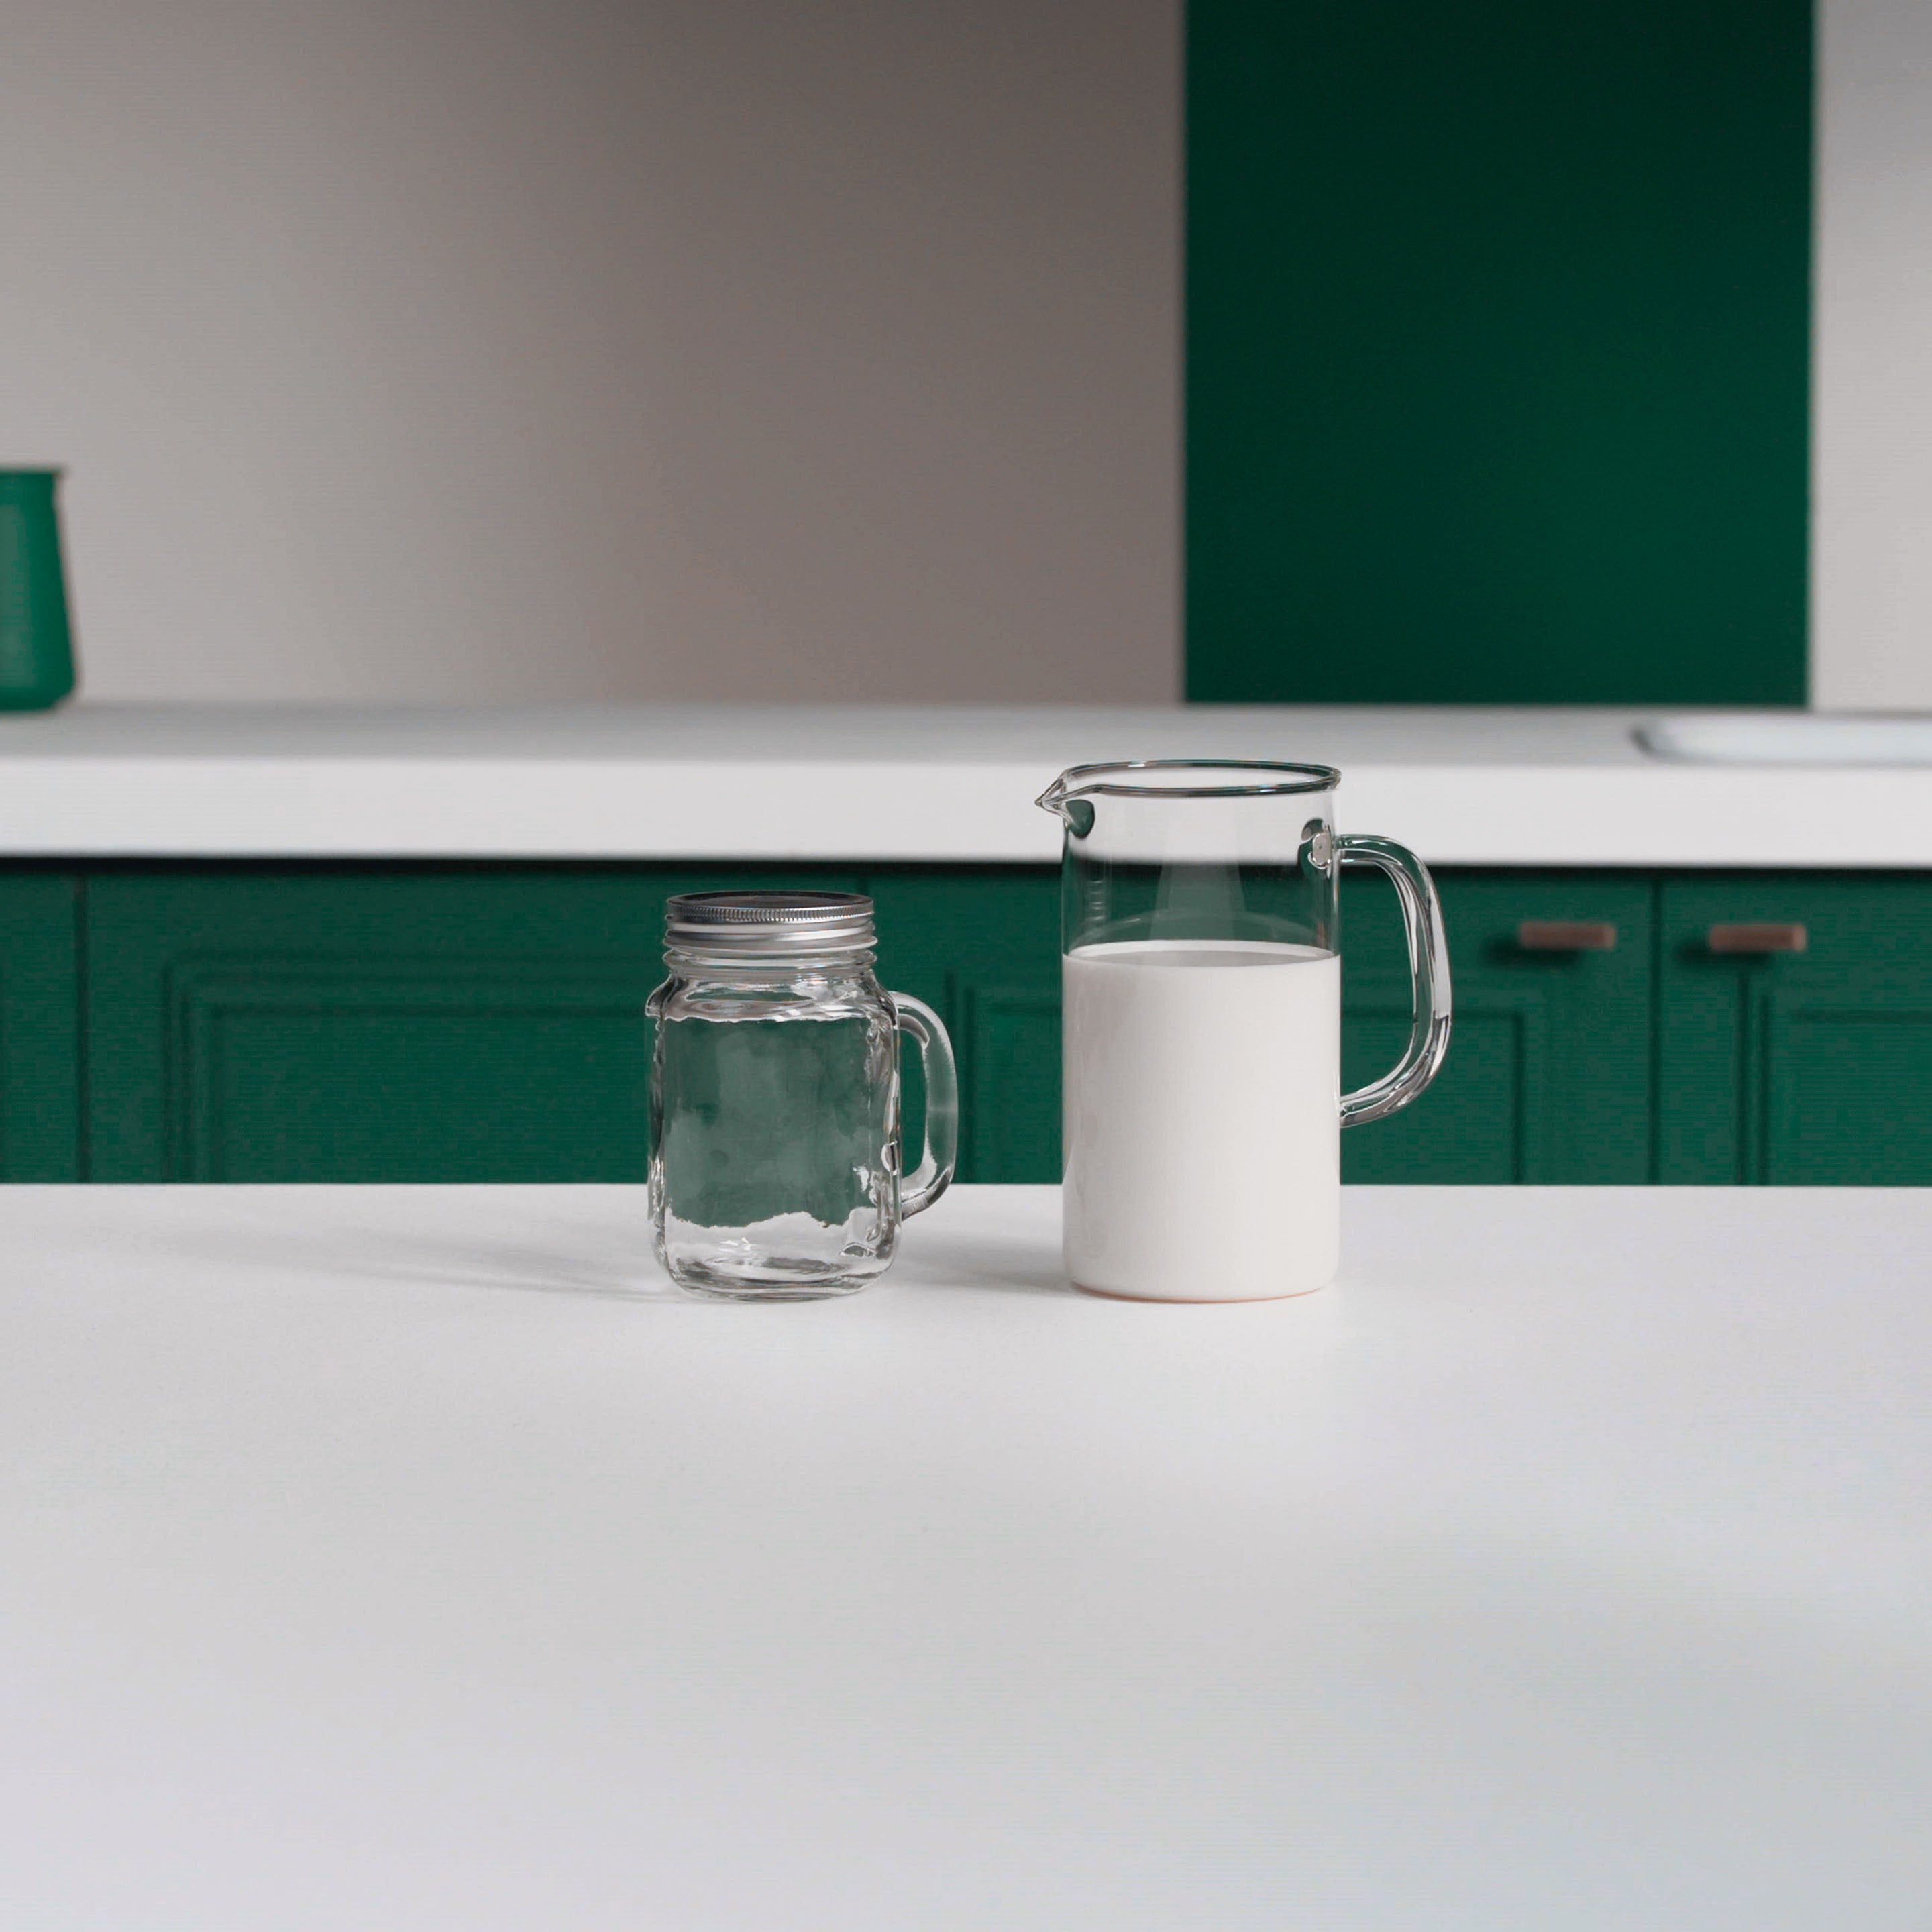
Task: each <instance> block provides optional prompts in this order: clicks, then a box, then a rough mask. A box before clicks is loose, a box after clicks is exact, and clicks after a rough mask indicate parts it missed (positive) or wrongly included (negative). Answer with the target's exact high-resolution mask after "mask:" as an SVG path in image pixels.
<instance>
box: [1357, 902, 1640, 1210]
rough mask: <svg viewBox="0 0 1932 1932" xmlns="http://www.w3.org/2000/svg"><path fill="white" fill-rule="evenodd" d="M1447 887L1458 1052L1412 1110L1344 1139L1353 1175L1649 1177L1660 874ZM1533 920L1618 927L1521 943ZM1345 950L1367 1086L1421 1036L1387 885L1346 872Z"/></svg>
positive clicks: (1361, 1075) (1360, 1076)
mask: <svg viewBox="0 0 1932 1932" xmlns="http://www.w3.org/2000/svg"><path fill="white" fill-rule="evenodd" d="M1436 883H1437V886H1438V888H1439V890H1440V892H1441V893H1442V909H1443V917H1444V919H1445V922H1446V924H1447V926H1448V932H1449V951H1450V964H1451V977H1452V979H1453V981H1454V995H1455V1021H1454V1032H1453V1034H1452V1035H1451V1043H1450V1048H1449V1058H1448V1061H1447V1062H1446V1063H1445V1065H1444V1067H1443V1070H1442V1073H1440V1074H1439V1076H1437V1078H1436V1082H1435V1084H1434V1085H1433V1086H1431V1087H1430V1089H1429V1091H1427V1093H1426V1094H1424V1095H1423V1096H1422V1097H1421V1099H1420V1100H1418V1101H1416V1102H1415V1103H1414V1104H1413V1105H1412V1106H1410V1107H1409V1108H1408V1109H1406V1110H1405V1111H1404V1112H1402V1113H1400V1114H1397V1115H1394V1116H1392V1117H1391V1118H1389V1119H1388V1120H1385V1121H1375V1122H1373V1123H1372V1124H1370V1125H1368V1126H1366V1127H1354V1128H1351V1129H1350V1130H1349V1131H1348V1132H1347V1133H1346V1134H1344V1135H1343V1137H1342V1172H1343V1178H1344V1179H1346V1180H1348V1181H1415V1182H1441V1181H1465V1182H1487V1183H1491V1184H1496V1183H1502V1182H1509V1181H1535V1182H1544V1183H1553V1182H1640V1181H1646V1180H1648V1179H1649V1175H1650V1092H1651V1079H1650V1028H1651V984H1652V980H1651V971H1652V906H1653V902H1654V897H1655V895H1654V892H1653V890H1652V886H1650V884H1649V882H1648V881H1647V880H1643V879H1642V878H1635V877H1629V876H1628V875H1623V874H1616V873H1609V872H1604V873H1574V872H1573V873H1559V874H1537V873H1533V872H1511V873H1498V874H1459V873H1447V874H1440V875H1439V877H1438V878H1437V880H1436ZM1525 922H1536V923H1538V924H1546V925H1547V924H1550V923H1556V922H1562V923H1570V924H1590V925H1598V926H1604V925H1607V926H1611V927H1613V928H1614V944H1613V946H1612V947H1610V949H1609V950H1568V951H1565V950H1554V951H1553V950H1537V949H1535V948H1533V947H1526V945H1525V944H1523V932H1522V929H1523V925H1524V923H1525ZM1536 936H1537V935H1532V938H1535V937H1536ZM1556 936H1558V935H1543V937H1544V938H1550V937H1556ZM1596 936H1597V937H1599V938H1601V937H1602V936H1603V935H1596ZM1342 955H1343V1056H1342V1071H1343V1082H1344V1083H1345V1085H1346V1086H1347V1087H1349V1088H1351V1089H1354V1088H1360V1087H1364V1086H1366V1085H1368V1084H1369V1082H1371V1081H1372V1080H1375V1079H1379V1077H1380V1076H1382V1074H1383V1073H1386V1072H1387V1071H1388V1069H1389V1068H1390V1067H1392V1066H1394V1064H1395V1063H1396V1061H1397V1059H1398V1058H1400V1055H1401V1054H1402V1052H1403V1047H1404V1046H1405V1045H1406V1043H1407V1040H1408V1038H1409V965H1408V954H1407V951H1406V946H1405V943H1404V941H1403V934H1402V926H1401V922H1400V917H1399V915H1398V913H1397V909H1396V901H1395V895H1394V893H1393V892H1391V890H1390V889H1389V887H1388V885H1387V884H1386V883H1385V882H1384V881H1382V880H1379V879H1375V878H1372V877H1366V876H1362V875H1358V874H1349V875H1347V876H1346V877H1345V880H1344V884H1343V913H1342Z"/></svg>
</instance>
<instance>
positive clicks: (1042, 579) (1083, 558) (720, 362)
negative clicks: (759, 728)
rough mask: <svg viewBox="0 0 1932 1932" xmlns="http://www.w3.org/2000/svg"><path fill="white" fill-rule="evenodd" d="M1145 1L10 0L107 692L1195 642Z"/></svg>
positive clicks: (39, 364)
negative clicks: (1181, 547)
mask: <svg viewBox="0 0 1932 1932" xmlns="http://www.w3.org/2000/svg"><path fill="white" fill-rule="evenodd" d="M1178 50H1179V26H1178V0H1056V4H1053V5H1039V4H1037V0H973V4H971V5H960V4H959V0H317V3H316V4H313V5H306V6H300V5H259V4H258V5H252V6H251V5H242V6H238V5H233V0H0V178H4V179H5V181H6V183H7V191H6V193H5V195H4V196H0V463H31V462H37V461H55V462H58V463H63V464H65V465H66V466H68V469H69V481H68V485H67V493H66V508H67V530H68V551H69V561H70V568H71V579H72V583H73V589H74V599H75V604H76V616H77V629H78V634H79V640H80V647H81V650H82V654H83V675H84V678H85V681H86V688H87V690H88V691H89V692H90V693H91V694H94V695H95V696H98V697H140V698H150V697H181V698H206V697H248V698H269V697H288V698H300V699H341V700H358V699H367V700H380V699H424V700H446V699H466V700H508V699H517V698H523V697H578V698H582V697H600V696H610V697H619V696H622V697H641V698H652V697H663V698H729V697H751V696H760V695H762V696H768V697H835V696H839V695H844V694H850V695H855V696H856V695H868V696H871V697H880V698H888V697H892V698H919V697H971V698H980V699H1001V698H1007V699H1051V698H1073V697H1087V698H1114V699H1121V700H1151V699H1160V698H1166V697H1170V696H1172V695H1173V694H1175V691H1177V689H1178V643H1177V636H1178V616H1177V601H1178V592H1177V583H1178V512H1177V504H1176V496H1177V485H1178V427H1179V417H1178V347H1177V344H1178V276H1177V273H1176V269H1177V264H1178V228H1179V215H1178V180H1179V166H1178V130H1179V89H1180V82H1179V74H1178Z"/></svg>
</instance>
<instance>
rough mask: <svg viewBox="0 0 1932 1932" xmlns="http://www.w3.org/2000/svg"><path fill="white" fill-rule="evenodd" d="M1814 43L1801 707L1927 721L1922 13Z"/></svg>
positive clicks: (1930, 463)
mask: <svg viewBox="0 0 1932 1932" xmlns="http://www.w3.org/2000/svg"><path fill="white" fill-rule="evenodd" d="M1819 37H1820V45H1819V77H1820V86H1819V144H1820V145H1819V173H1818V199H1817V216H1818V226H1817V269H1816V276H1817V282H1816V287H1817V305H1816V320H1815V338H1814V352H1813V375H1812V437H1813V451H1812V532H1811V568H1812V585H1811V695H1812V702H1813V703H1814V704H1817V705H1819V706H1822V707H1823V708H1825V709H1932V5H1928V4H1927V0H1823V5H1822V7H1821V8H1820V17H1819Z"/></svg>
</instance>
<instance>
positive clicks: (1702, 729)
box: [1637, 711, 1932, 765]
mask: <svg viewBox="0 0 1932 1932" xmlns="http://www.w3.org/2000/svg"><path fill="white" fill-rule="evenodd" d="M1637 742H1638V743H1639V744H1640V745H1642V746H1643V748H1644V749H1645V750H1646V751H1648V752H1649V754H1651V756H1652V757H1656V758H1682V759H1688V760H1691V761H1693V762H1694V763H1698V764H1705V765H1932V715H1925V714H1922V713H1921V714H1915V715H1914V714H1903V715H1897V716H1893V717H1860V716H1858V715H1855V714H1853V713H1849V712H1823V711H1793V712H1784V713H1782V714H1780V713H1778V712H1770V713H1760V714H1759V715H1754V716H1737V717H1724V716H1719V715H1704V716H1702V717H1695V718H1659V719H1658V721H1656V723H1655V724H1641V725H1640V726H1638V727H1637Z"/></svg>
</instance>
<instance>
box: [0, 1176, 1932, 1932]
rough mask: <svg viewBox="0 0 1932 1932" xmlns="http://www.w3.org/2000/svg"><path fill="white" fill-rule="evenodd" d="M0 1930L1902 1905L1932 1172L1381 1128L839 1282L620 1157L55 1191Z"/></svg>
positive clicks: (945, 1246)
mask: <svg viewBox="0 0 1932 1932" xmlns="http://www.w3.org/2000/svg"><path fill="white" fill-rule="evenodd" d="M1056 1208H1057V1200H1056V1195H1055V1190H1051V1189H1047V1188H1009V1189H990V1188H989V1189H966V1190H956V1192H955V1193H954V1194H953V1196H951V1197H950V1198H949V1199H947V1200H946V1201H945V1202H942V1203H941V1205H940V1206H939V1207H938V1208H937V1209H936V1210H935V1211H934V1212H933V1213H932V1215H931V1216H930V1217H927V1218H926V1219H924V1220H920V1221H918V1222H916V1223H913V1226H912V1227H911V1228H910V1230H909V1231H908V1234H907V1252H906V1255H905V1257H904V1259H903V1260H902V1262H901V1264H900V1265H899V1266H898V1268H897V1269H896V1270H895V1271H894V1272H893V1274H892V1275H890V1276H889V1277H887V1279H886V1281H885V1282H884V1283H882V1284H881V1285H880V1286H878V1287H877V1288H875V1289H873V1290H872V1291H871V1292H869V1293H868V1294H866V1295H861V1296H859V1297H857V1298H854V1299H853V1300H851V1301H846V1302H833V1303H820V1304H812V1305H809V1306H805V1307H721V1306H718V1305H715V1304H707V1303H701V1302H697V1301H689V1300H686V1299H685V1298H681V1297H679V1296H678V1295H676V1294H675V1293H674V1292H673V1291H671V1290H670V1289H668V1287H667V1286H665V1285H664V1284H663V1283H661V1281H660V1280H658V1279H657V1278H656V1277H655V1274H654V1271H652V1268H650V1266H649V1264H648V1262H646V1261H644V1260H642V1259H640V1257H641V1256H643V1255H644V1254H645V1253H646V1244H645V1203H644V1200H643V1195H642V1192H641V1190H631V1189H595V1188H577V1189H571V1188H559V1189H536V1188H532V1189H526V1190H516V1189H508V1188H503V1189H451V1190H431V1189H405V1188H370V1189H347V1188H345V1189H329V1188H314V1189H308V1190H303V1189H293V1188H290V1189H254V1190H249V1189H239V1188H238V1189H229V1188H220V1187H204V1188H181V1189H174V1190H169V1189H160V1188H153V1189H139V1188H126V1189H115V1188H106V1189H103V1188H96V1189H92V1190H79V1189H72V1190H67V1189H57V1188H46V1189H41V1188H22V1189H13V1190H8V1193H7V1215H6V1217H5V1224H4V1227H0V1547H4V1548H5V1550H6V1553H7V1556H6V1562H5V1572H4V1575H0V1703H4V1708H5V1711H6V1713H7V1721H6V1723H5V1724H4V1725H0V1787H4V1791H5V1802H4V1804H0V1872H4V1873H5V1880H4V1883H0V1892H4V1896H5V1912H4V1914H0V1915H4V1917H5V1920H6V1922H7V1924H9V1925H14V1924H17V1925H20V1926H22V1927H28V1926H31V1927H66V1926H72V1927H79V1926H83V1925H89V1926H94V1925H100V1926H117V1927H118V1926H135V1925H138V1926H139V1927H142V1928H143V1932H243V1929H244V1928H246V1932H256V1928H257V1927H263V1926H271V1925H272V1926H275V1927H278V1928H287V1932H301V1928H307V1927H314V1928H318V1932H320V1928H328V1932H335V1928H338V1927H344V1926H381V1927H384V1928H385V1932H448V1928H449V1927H463V1928H464V1932H493V1928H499V1927H500V1928H504V1932H511V1928H514V1932H526V1928H528V1927H532V1926H536V1925H554V1926H558V1927H569V1928H570V1932H604V1928H611V1932H617V1928H622V1932H635V1928H637V1927H658V1926H664V1927H670V1926H675V1927H678V1928H679V1932H724V1928H727V1927H729V1928H731V1932H765V1928H769V1932H805V1928H813V1927H838V1928H840V1932H903V1928H906V1927H919V1928H921V1932H955V1929H956V1932H985V1928H987V1927H1000V1928H1001V1932H1028V1928H1040V1932H1048V1929H1049V1928H1051V1932H1087V1929H1088V1928H1092V1932H1101V1929H1102V1928H1104V1932H1141V1929H1142V1928H1146V1932H1155V1928H1159V1932H1170V1929H1171V1928H1172V1927H1178V1926H1188V1927H1195V1926H1199V1927H1214V1928H1215V1932H1247V1928H1253V1932H1280V1928H1282V1927H1289V1926H1315V1925H1319V1926H1322V1927H1325V1928H1330V1932H1388V1928H1389V1927H1418V1928H1421V1927H1448V1926H1452V1925H1453V1926H1484V1927H1503V1926H1512V1927H1514V1926H1521V1927H1532V1926H1535V1927H1559V1926H1560V1927H1563V1928H1565V1932H1589V1928H1595V1927H1601V1928H1605V1932H1608V1928H1612V1927H1616V1928H1623V1927H1631V1926H1657V1927H1691V1926H1694V1927H1697V1928H1698V1932H1731V1928H1736V1932H1747V1928H1748V1932H1779V1928H1790V1932H1801V1928H1802V1932H1814V1929H1815V1928H1816V1927H1819V1926H1821V1925H1827V1924H1855V1925H1858V1926H1861V1927H1874V1928H1876V1927H1897V1928H1900V1932H1903V1928H1905V1927H1909V1926H1916V1925H1918V1924H1922V1922H1923V1921H1924V1911H1925V1901H1926V1900H1927V1897H1932V1839H1928V1838H1927V1835H1926V1832H1925V1831H1924V1818H1925V1817H1926V1814H1927V1810H1928V1808H1932V1754H1928V1752H1927V1748H1926V1740H1927V1737H1928V1736H1932V1622H1928V1620H1927V1617H1926V1616H1925V1604H1926V1602H1927V1592H1928V1590H1932V1538H1928V1536H1927V1533H1926V1531H1927V1515H1926V1511H1927V1503H1926V1499H1927V1495H1928V1493H1932V1490H1928V1484H1932V1404H1928V1403H1927V1401H1926V1400H1925V1387H1926V1379H1927V1366H1928V1363H1932V1298H1928V1297H1927V1295H1926V1294H1925V1292H1924V1287H1925V1264H1924V1257H1925V1255H1926V1254H1927V1252H1928V1250H1932V1193H1928V1192H1920V1191H1912V1190H1873V1191H1868V1192H1858V1193H1854V1192H1852V1191H1849V1190H1810V1191H1805V1190H1749V1191H1729V1190H1697V1189H1688V1188H1686V1189H1658V1190H1644V1189H1628V1190H1627V1189H1619V1188H1600V1189H1574V1190H1564V1189H1550V1190H1534V1189H1485V1188H1462V1189H1421V1188H1418V1189H1411V1190H1405V1189H1382V1190H1367V1189H1364V1190H1350V1191H1349V1196H1348V1199H1347V1203H1346V1223H1347V1255H1348V1260H1347V1263H1346V1268H1345V1273H1344V1277H1343V1281H1342V1283H1340V1285H1339V1286H1337V1287H1336V1288H1335V1289H1331V1290H1329V1291H1328V1292H1325V1293H1323V1294H1321V1295H1315V1296H1312V1297H1310V1298H1306V1299H1304V1300H1302V1301H1290V1302H1277V1303H1270V1304H1254V1305H1249V1306H1245V1307H1241V1306H1237V1307H1148V1306H1136V1305H1131V1304H1122V1303H1117V1302H1107V1301H1096V1300H1091V1299H1088V1298H1085V1297H1082V1296H1079V1295H1075V1294H1073V1292H1070V1291H1069V1290H1067V1289H1065V1288H1064V1286H1062V1284H1061V1281H1060V1278H1059V1274H1058V1267H1057V1265H1056V1259H1055V1245H1056V1243H1055V1232H1056Z"/></svg>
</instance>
